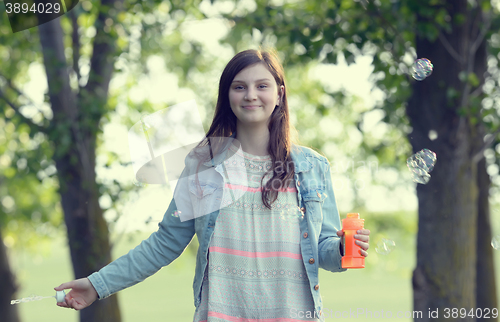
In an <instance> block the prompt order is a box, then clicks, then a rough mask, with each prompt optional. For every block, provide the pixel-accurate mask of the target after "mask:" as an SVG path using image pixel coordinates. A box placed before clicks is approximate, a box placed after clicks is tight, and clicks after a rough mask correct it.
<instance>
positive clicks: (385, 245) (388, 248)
mask: <svg viewBox="0 0 500 322" xmlns="http://www.w3.org/2000/svg"><path fill="white" fill-rule="evenodd" d="M394 248H396V243H395V242H394V240H390V239H385V238H382V240H381V241H379V242H378V243H377V248H375V251H376V252H377V253H379V254H380V255H387V254H389V253H390V252H392V251H393V250H394Z"/></svg>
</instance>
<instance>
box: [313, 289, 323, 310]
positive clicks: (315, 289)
mask: <svg viewBox="0 0 500 322" xmlns="http://www.w3.org/2000/svg"><path fill="white" fill-rule="evenodd" d="M314 290H316V291H317V290H319V284H316V285H315V286H314ZM320 312H321V311H320ZM320 314H321V313H320Z"/></svg>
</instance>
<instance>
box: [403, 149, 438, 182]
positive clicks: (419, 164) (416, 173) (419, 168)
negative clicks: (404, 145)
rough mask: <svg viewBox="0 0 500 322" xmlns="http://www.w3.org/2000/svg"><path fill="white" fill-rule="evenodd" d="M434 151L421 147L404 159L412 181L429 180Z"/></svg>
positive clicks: (434, 156)
mask: <svg viewBox="0 0 500 322" xmlns="http://www.w3.org/2000/svg"><path fill="white" fill-rule="evenodd" d="M436 160H437V157H436V153H434V152H432V151H431V150H428V149H422V150H420V151H418V152H417V153H415V154H414V155H412V156H411V157H409V158H408V159H407V160H406V165H407V166H408V169H410V171H411V177H412V180H413V181H414V182H418V183H421V184H426V183H427V182H429V180H430V178H431V175H430V174H429V172H431V171H432V170H433V169H434V165H435V164H436Z"/></svg>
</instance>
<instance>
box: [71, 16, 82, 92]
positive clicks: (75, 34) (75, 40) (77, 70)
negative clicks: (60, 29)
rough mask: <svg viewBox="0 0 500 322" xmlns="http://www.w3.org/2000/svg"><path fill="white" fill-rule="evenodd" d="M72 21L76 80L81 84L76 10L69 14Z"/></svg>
mask: <svg viewBox="0 0 500 322" xmlns="http://www.w3.org/2000/svg"><path fill="white" fill-rule="evenodd" d="M68 14H69V17H70V19H71V25H72V27H73V30H72V33H71V40H72V43H73V71H74V72H75V74H76V80H77V82H78V84H80V78H81V76H80V67H79V65H78V62H79V60H80V36H79V35H78V17H77V16H76V10H75V9H73V10H71V11H70V12H69V13H68Z"/></svg>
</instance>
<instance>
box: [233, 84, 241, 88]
mask: <svg viewBox="0 0 500 322" xmlns="http://www.w3.org/2000/svg"><path fill="white" fill-rule="evenodd" d="M233 88H234V89H243V86H241V85H238V86H235V87H233Z"/></svg>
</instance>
